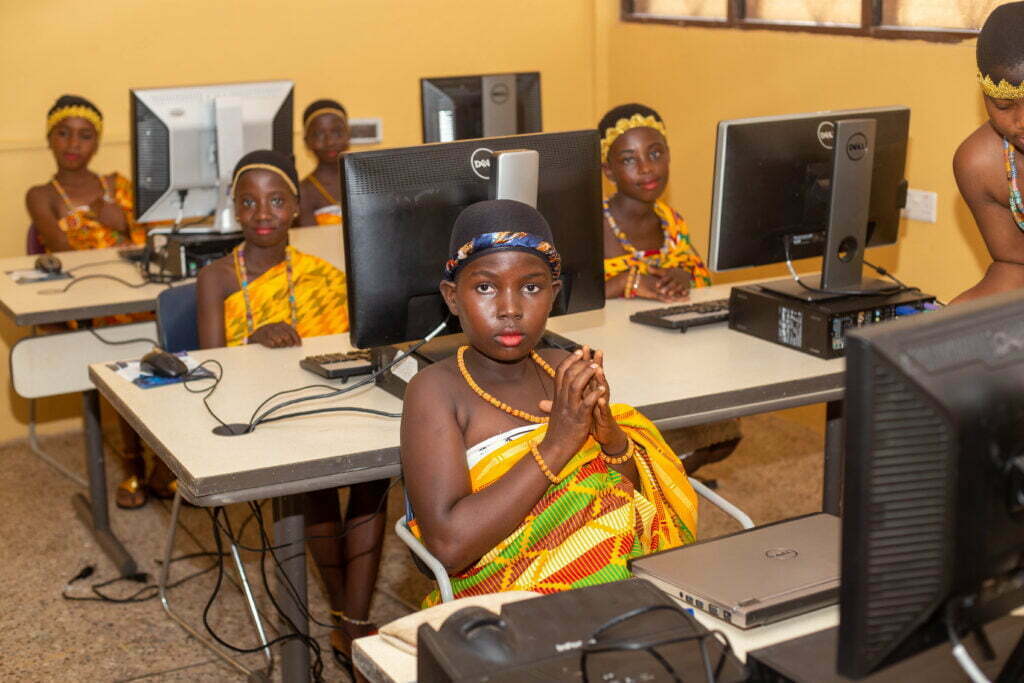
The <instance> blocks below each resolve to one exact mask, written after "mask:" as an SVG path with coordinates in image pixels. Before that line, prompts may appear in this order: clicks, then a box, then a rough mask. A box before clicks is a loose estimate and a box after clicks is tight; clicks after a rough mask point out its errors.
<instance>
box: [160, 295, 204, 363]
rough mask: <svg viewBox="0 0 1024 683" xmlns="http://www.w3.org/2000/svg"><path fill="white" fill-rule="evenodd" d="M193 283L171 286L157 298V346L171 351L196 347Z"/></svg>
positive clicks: (195, 307)
mask: <svg viewBox="0 0 1024 683" xmlns="http://www.w3.org/2000/svg"><path fill="white" fill-rule="evenodd" d="M197 308H198V305H197V303H196V284H195V283H194V282H190V283H189V284H187V285H178V286H176V287H170V288H168V289H166V290H164V291H162V292H160V295H159V296H157V298H156V334H157V341H159V342H160V348H162V349H164V350H165V351H170V352H172V353H174V352H177V351H195V350H196V349H198V348H199V323H198V322H197V321H196V313H197Z"/></svg>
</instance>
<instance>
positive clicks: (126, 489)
mask: <svg viewBox="0 0 1024 683" xmlns="http://www.w3.org/2000/svg"><path fill="white" fill-rule="evenodd" d="M148 500H149V496H148V495H147V494H146V487H145V486H143V485H142V480H140V479H139V478H138V477H137V476H135V475H134V474H133V475H132V476H130V477H128V478H127V479H125V480H124V481H122V482H121V483H120V484H118V485H117V491H116V492H115V494H114V502H115V503H116V504H117V507H119V508H121V509H122V510H137V509H138V508H140V507H142V506H143V505H145V504H146V502H147V501H148Z"/></svg>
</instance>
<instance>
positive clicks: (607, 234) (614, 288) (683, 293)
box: [598, 104, 711, 301]
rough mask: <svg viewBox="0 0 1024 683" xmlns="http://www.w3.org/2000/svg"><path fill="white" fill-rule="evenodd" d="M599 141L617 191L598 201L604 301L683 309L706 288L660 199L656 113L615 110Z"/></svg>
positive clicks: (678, 221) (662, 174)
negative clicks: (693, 290) (636, 300)
mask: <svg viewBox="0 0 1024 683" xmlns="http://www.w3.org/2000/svg"><path fill="white" fill-rule="evenodd" d="M598 133H600V135H601V167H602V169H603V170H604V174H605V177H607V178H608V180H610V181H611V182H613V183H615V190H616V191H615V194H613V195H612V196H611V197H609V198H608V199H605V200H604V227H605V231H604V255H605V259H604V281H605V296H606V297H608V298H615V297H620V296H624V297H626V298H627V299H630V298H633V297H642V298H645V299H658V300H660V301H681V300H683V299H686V297H687V296H688V294H689V292H690V287H707V286H709V285H710V284H711V275H710V273H708V269H707V268H706V267H705V266H704V262H703V261H702V260H701V258H700V255H699V254H697V251H696V250H695V249H694V248H693V245H692V244H691V243H690V231H689V229H688V228H687V227H686V221H684V220H683V217H682V216H680V215H679V213H678V212H677V211H675V210H673V209H672V207H670V206H669V205H668V204H666V203H665V202H664V201H662V199H661V195H662V193H663V192H665V188H666V187H668V171H669V160H670V157H669V150H668V140H666V139H665V124H664V123H663V122H662V120H661V117H660V116H659V115H658V112H656V111H654V110H653V109H651V108H650V107H645V106H643V105H642V104H624V105H621V106H619V107H615V108H614V109H612V110H611V111H609V112H608V113H607V114H605V115H604V118H602V119H601V122H600V123H599V124H598Z"/></svg>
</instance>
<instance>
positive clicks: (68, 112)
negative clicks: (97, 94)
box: [46, 104, 103, 135]
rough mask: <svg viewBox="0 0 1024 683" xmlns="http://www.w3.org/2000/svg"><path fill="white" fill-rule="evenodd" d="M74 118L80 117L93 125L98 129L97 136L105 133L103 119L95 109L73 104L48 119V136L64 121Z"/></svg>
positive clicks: (62, 108) (57, 111)
mask: <svg viewBox="0 0 1024 683" xmlns="http://www.w3.org/2000/svg"><path fill="white" fill-rule="evenodd" d="M72 116H79V117H81V118H83V119H85V120H86V121H88V122H89V123H91V124H92V125H93V127H94V128H95V129H96V135H99V134H101V133H102V132H103V119H102V118H101V117H100V115H99V114H98V113H96V110H95V109H92V108H90V107H86V106H85V105H82V104H73V105H70V106H67V107H61V108H60V109H58V110H56V111H55V112H53V113H52V114H50V115H49V116H47V117H46V134H47V135H49V134H50V131H51V130H53V127H54V126H56V125H57V124H58V123H60V122H61V121H63V120H64V119H69V118H71V117H72Z"/></svg>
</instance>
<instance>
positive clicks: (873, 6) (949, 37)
mask: <svg viewBox="0 0 1024 683" xmlns="http://www.w3.org/2000/svg"><path fill="white" fill-rule="evenodd" d="M860 2H861V13H860V14H861V16H860V26H815V25H813V24H801V23H796V22H778V21H760V20H757V19H747V18H746V16H745V15H746V0H726V8H727V13H728V17H727V18H726V19H710V18H709V19H704V18H701V17H664V16H656V15H650V14H637V13H636V12H634V11H633V7H634V0H620V12H619V16H620V18H621V20H622V21H629V22H635V23H641V24H671V25H674V26H697V27H701V28H732V29H740V30H744V31H790V32H792V31H797V32H802V33H824V34H829V35H840V36H860V37H863V38H882V39H886V40H927V41H931V42H939V43H958V42H960V41H963V40H969V39H972V38H977V37H978V31H977V30H975V29H958V28H949V29H944V28H921V29H918V28H912V27H908V26H885V25H883V24H882V2H883V0H860Z"/></svg>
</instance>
